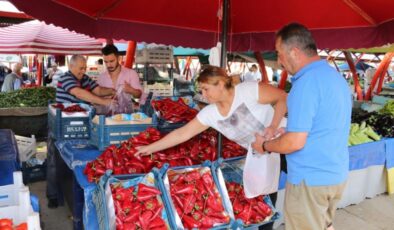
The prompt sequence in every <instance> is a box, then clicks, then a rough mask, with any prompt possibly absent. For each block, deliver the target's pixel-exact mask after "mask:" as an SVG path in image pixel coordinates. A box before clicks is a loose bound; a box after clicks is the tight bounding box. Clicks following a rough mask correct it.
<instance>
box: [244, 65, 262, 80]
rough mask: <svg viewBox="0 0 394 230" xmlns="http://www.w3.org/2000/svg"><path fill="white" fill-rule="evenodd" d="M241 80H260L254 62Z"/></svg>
mask: <svg viewBox="0 0 394 230" xmlns="http://www.w3.org/2000/svg"><path fill="white" fill-rule="evenodd" d="M243 81H261V73H260V71H259V69H258V68H257V65H256V64H253V65H252V67H250V69H249V72H247V73H246V74H245V75H244V77H243Z"/></svg>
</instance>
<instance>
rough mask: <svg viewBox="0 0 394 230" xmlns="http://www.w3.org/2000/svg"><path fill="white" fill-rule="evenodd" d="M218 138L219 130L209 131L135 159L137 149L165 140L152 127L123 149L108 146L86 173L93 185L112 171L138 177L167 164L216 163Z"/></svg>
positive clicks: (171, 165)
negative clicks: (206, 161)
mask: <svg viewBox="0 0 394 230" xmlns="http://www.w3.org/2000/svg"><path fill="white" fill-rule="evenodd" d="M216 135H217V133H216V131H215V130H207V131H205V132H203V133H202V134H200V135H199V136H196V137H194V138H192V139H190V140H189V141H187V142H184V143H182V144H180V145H177V146H175V147H173V148H169V149H166V150H164V151H159V152H155V153H153V154H151V155H150V156H135V155H134V154H135V153H136V152H137V150H136V147H137V146H142V145H148V144H150V143H153V142H155V141H157V140H159V139H160V138H162V135H161V134H160V132H159V131H158V130H156V129H154V128H148V129H147V130H145V131H144V132H141V133H139V134H138V135H136V136H134V137H131V138H130V139H129V140H127V141H125V142H123V143H122V144H121V145H120V146H119V147H116V146H114V145H111V146H109V147H107V148H106V149H105V150H104V152H103V153H102V154H101V155H100V156H99V157H97V158H96V159H95V160H94V161H91V162H89V163H88V164H87V165H86V167H85V169H84V174H85V175H86V176H87V179H88V181H89V182H97V181H98V180H99V179H100V177H101V176H102V175H103V174H104V173H105V171H106V170H108V169H110V170H112V172H113V174H115V175H119V174H136V173H148V172H150V171H151V169H152V168H153V167H157V168H161V167H162V166H163V164H164V163H168V164H169V165H170V167H174V166H191V165H197V164H201V163H202V162H204V161H205V160H210V161H214V160H217V154H216V152H217V151H216V144H217V138H216Z"/></svg>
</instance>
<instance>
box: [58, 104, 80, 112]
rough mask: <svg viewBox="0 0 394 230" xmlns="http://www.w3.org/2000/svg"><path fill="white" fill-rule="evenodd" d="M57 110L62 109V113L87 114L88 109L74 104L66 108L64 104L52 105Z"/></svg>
mask: <svg viewBox="0 0 394 230" xmlns="http://www.w3.org/2000/svg"><path fill="white" fill-rule="evenodd" d="M52 107H53V108H55V109H60V110H61V111H62V112H67V113H75V112H86V109H84V108H82V107H81V106H79V105H78V104H73V105H70V106H67V107H65V106H64V105H63V104H62V103H57V104H53V105H52Z"/></svg>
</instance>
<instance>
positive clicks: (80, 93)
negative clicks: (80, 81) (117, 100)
mask: <svg viewBox="0 0 394 230" xmlns="http://www.w3.org/2000/svg"><path fill="white" fill-rule="evenodd" d="M96 88H98V87H96ZM93 91H94V90H93ZM69 92H70V94H72V95H74V96H75V97H76V98H78V99H81V100H83V101H87V102H90V103H93V104H98V105H110V104H111V102H112V99H110V98H101V97H99V96H96V95H95V94H93V93H91V92H89V91H87V90H84V89H82V88H80V87H74V88H72V89H71V90H70V91H69Z"/></svg>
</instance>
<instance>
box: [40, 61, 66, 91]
mask: <svg viewBox="0 0 394 230" xmlns="http://www.w3.org/2000/svg"><path fill="white" fill-rule="evenodd" d="M63 74H64V73H63V71H62V70H61V69H59V68H58V66H57V64H56V63H52V64H51V68H49V69H48V73H47V75H45V78H44V85H48V86H52V87H55V88H56V87H57V83H58V81H59V78H60V77H61V76H62V75H63Z"/></svg>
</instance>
